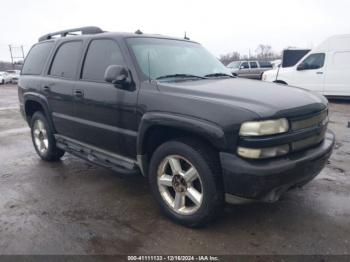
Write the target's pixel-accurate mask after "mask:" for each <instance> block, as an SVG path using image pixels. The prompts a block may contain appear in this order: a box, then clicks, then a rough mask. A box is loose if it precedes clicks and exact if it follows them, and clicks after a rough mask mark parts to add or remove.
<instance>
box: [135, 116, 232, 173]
mask: <svg viewBox="0 0 350 262" xmlns="http://www.w3.org/2000/svg"><path fill="white" fill-rule="evenodd" d="M180 137H193V138H195V139H199V140H202V141H203V142H204V143H207V144H208V145H210V146H211V147H213V148H214V149H217V150H220V149H224V148H225V146H226V138H225V133H224V131H223V130H222V129H221V128H220V127H219V126H218V125H216V124H214V123H211V122H208V121H205V120H201V119H195V118H192V117H189V116H183V115H176V114H169V113H148V114H147V113H146V114H145V115H144V116H143V118H142V120H141V124H140V128H139V134H138V138H137V158H138V163H139V166H140V168H141V170H142V173H143V174H144V175H147V173H148V164H149V161H150V158H151V156H152V154H153V152H154V151H155V150H156V148H157V147H158V146H159V145H161V144H162V143H164V142H166V141H169V140H171V139H175V138H180Z"/></svg>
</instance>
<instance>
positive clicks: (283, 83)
mask: <svg viewBox="0 0 350 262" xmlns="http://www.w3.org/2000/svg"><path fill="white" fill-rule="evenodd" d="M273 82H274V83H276V84H282V85H288V84H287V82H285V81H283V80H275V81H273Z"/></svg>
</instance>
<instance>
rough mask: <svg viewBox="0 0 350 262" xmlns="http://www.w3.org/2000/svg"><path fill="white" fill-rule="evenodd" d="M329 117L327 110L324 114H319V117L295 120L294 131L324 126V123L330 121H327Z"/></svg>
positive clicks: (293, 123) (293, 122)
mask: <svg viewBox="0 0 350 262" xmlns="http://www.w3.org/2000/svg"><path fill="white" fill-rule="evenodd" d="M327 117H328V111H327V110H323V111H322V112H320V113H318V114H317V115H314V116H311V117H308V118H305V119H301V120H294V121H292V123H291V124H292V130H293V131H296V130H300V129H304V128H309V127H312V126H315V125H319V124H322V123H323V122H324V121H328V120H327Z"/></svg>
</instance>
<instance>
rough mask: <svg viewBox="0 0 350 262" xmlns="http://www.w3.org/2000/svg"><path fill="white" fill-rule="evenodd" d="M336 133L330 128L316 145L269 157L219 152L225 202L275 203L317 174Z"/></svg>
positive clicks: (329, 152)
mask: <svg viewBox="0 0 350 262" xmlns="http://www.w3.org/2000/svg"><path fill="white" fill-rule="evenodd" d="M334 141H335V136H334V134H333V132H331V131H327V133H326V138H325V139H324V141H323V142H322V143H321V144H320V145H318V146H317V147H313V148H310V149H308V150H304V151H301V152H296V153H294V154H291V155H288V156H285V157H281V158H278V159H269V160H246V159H243V158H240V157H238V156H236V155H233V154H229V153H220V160H221V166H222V170H223V180H224V187H225V193H226V201H227V202H229V203H242V202H250V201H256V200H258V201H265V202H273V201H276V200H278V199H279V197H280V196H281V194H283V193H284V192H285V191H287V190H288V189H290V188H291V187H293V186H297V185H302V184H305V183H307V182H308V181H310V180H312V179H313V178H314V177H315V176H316V175H318V174H319V173H320V172H321V170H322V169H323V168H324V166H325V165H326V163H327V160H328V158H329V157H330V155H331V153H332V150H333V146H334Z"/></svg>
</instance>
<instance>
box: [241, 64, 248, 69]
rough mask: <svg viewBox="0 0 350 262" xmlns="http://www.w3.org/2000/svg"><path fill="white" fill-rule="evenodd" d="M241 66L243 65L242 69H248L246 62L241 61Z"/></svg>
mask: <svg viewBox="0 0 350 262" xmlns="http://www.w3.org/2000/svg"><path fill="white" fill-rule="evenodd" d="M241 67H243V68H244V69H249V65H248V62H243V63H242V64H241Z"/></svg>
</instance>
